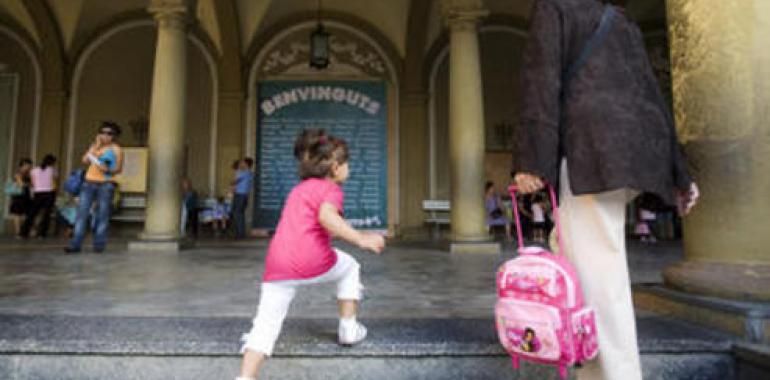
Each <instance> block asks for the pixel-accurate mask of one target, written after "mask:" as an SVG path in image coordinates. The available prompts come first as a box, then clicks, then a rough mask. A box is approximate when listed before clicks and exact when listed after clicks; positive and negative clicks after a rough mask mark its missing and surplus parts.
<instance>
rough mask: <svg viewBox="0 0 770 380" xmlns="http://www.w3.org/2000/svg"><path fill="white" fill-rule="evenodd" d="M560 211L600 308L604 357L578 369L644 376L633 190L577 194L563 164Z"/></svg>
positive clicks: (602, 375) (609, 379)
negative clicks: (631, 263)
mask: <svg viewBox="0 0 770 380" xmlns="http://www.w3.org/2000/svg"><path fill="white" fill-rule="evenodd" d="M560 182H561V186H560V187H561V189H560V195H561V196H560V198H561V201H560V203H561V204H560V205H559V216H560V217H561V220H562V231H563V234H564V243H565V251H566V255H567V257H568V258H569V259H570V261H571V262H572V264H573V265H574V266H575V269H576V270H577V272H578V276H579V277H580V282H581V284H582V286H583V293H584V296H585V300H586V303H587V304H588V305H589V306H591V307H593V308H594V310H595V311H596V324H597V329H598V334H599V357H598V359H597V360H594V361H591V362H588V363H586V364H585V365H584V367H583V368H582V369H580V370H578V372H577V377H578V379H581V380H583V379H585V380H641V379H642V370H641V364H640V362H639V349H638V346H637V341H636V320H635V319H634V306H633V302H632V300H631V283H630V280H629V275H628V262H627V261H626V240H625V230H624V228H625V219H626V203H627V202H628V200H630V197H632V196H633V193H634V192H633V191H631V190H626V189H621V190H615V191H609V192H605V193H600V194H591V195H580V196H575V195H572V191H571V190H570V187H569V178H568V175H567V164H566V161H564V162H562V167H561V180H560Z"/></svg>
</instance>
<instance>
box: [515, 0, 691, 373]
mask: <svg viewBox="0 0 770 380" xmlns="http://www.w3.org/2000/svg"><path fill="white" fill-rule="evenodd" d="M605 6H609V5H605V3H604V2H603V1H599V0H536V1H535V3H534V6H533V11H532V16H531V25H530V35H529V42H528V45H527V48H526V50H525V52H524V59H523V72H522V75H521V77H522V91H521V93H520V95H521V99H522V107H521V120H520V124H519V125H518V127H517V129H516V131H515V133H514V159H513V170H514V171H515V172H516V175H515V181H516V184H517V185H518V186H519V188H520V189H521V191H522V192H524V193H527V192H534V191H537V190H539V189H540V188H542V187H543V181H542V180H543V179H545V180H547V181H548V182H550V183H552V184H557V183H558V184H559V187H560V200H561V202H560V203H561V205H560V206H561V207H560V215H561V217H562V222H563V234H564V239H565V242H566V243H567V244H566V248H565V250H566V252H565V254H566V255H567V256H568V257H569V258H570V259H571V261H572V262H573V264H575V266H576V269H577V271H578V275H579V277H580V280H581V282H582V284H583V290H584V292H585V297H586V301H587V303H588V304H589V305H590V306H592V307H593V308H594V309H595V310H596V313H597V323H598V330H599V331H598V333H599V346H600V354H599V358H598V360H596V361H594V362H592V363H588V364H587V365H585V366H584V367H583V369H582V370H580V371H579V372H578V378H580V379H622V380H640V379H641V378H642V374H641V368H640V364H639V353H638V348H637V342H636V327H635V319H634V311H633V305H632V303H631V289H630V283H629V276H628V266H627V262H626V249H625V236H624V225H625V204H626V202H627V201H628V200H630V198H631V197H632V196H633V195H634V194H635V193H637V192H639V191H649V192H652V193H656V194H658V195H660V196H661V197H662V198H663V199H665V200H667V201H669V202H674V201H675V200H677V201H678V202H679V206H680V207H679V208H680V211H681V212H682V213H683V214H684V213H686V212H688V211H689V209H690V208H691V207H692V206H693V205H694V203H695V200H696V199H697V197H698V191H697V186H695V184H694V182H693V181H692V178H691V177H690V175H689V174H688V173H687V169H686V164H685V161H684V158H683V155H682V153H681V149H680V147H679V144H678V142H677V139H676V132H675V129H674V125H673V120H672V117H671V115H670V113H669V112H668V111H667V108H666V105H665V102H664V100H663V96H662V95H661V92H660V88H659V85H658V83H657V81H656V79H655V76H654V75H653V73H652V69H651V67H650V64H649V61H648V58H647V54H646V51H645V48H644V41H643V39H642V34H641V32H640V30H639V28H638V27H637V26H636V25H635V24H634V23H633V22H632V21H631V20H630V19H629V18H628V17H627V16H626V14H625V11H624V9H623V8H622V7H617V6H615V7H613V11H614V13H613V16H612V17H611V18H610V19H609V21H608V22H609V23H608V25H609V28H610V29H609V32H608V33H607V34H606V35H605V38H604V39H602V40H600V42H599V43H598V44H597V45H596V47H595V48H594V49H593V50H592V51H591V53H590V55H589V56H588V57H587V59H586V60H585V61H584V62H585V64H584V65H583V66H580V67H579V68H578V69H577V70H576V71H574V74H573V75H572V76H571V77H569V79H566V80H565V79H564V78H565V76H564V73H565V72H566V71H567V70H568V67H570V65H571V64H572V63H573V62H576V61H577V60H578V57H579V56H580V55H581V52H582V51H583V49H584V47H585V46H586V44H587V42H588V41H589V40H590V39H591V38H592V36H593V35H594V32H595V31H596V30H597V28H598V25H599V24H600V20H601V19H602V15H603V13H604V10H605Z"/></svg>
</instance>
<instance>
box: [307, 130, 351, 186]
mask: <svg viewBox="0 0 770 380" xmlns="http://www.w3.org/2000/svg"><path fill="white" fill-rule="evenodd" d="M294 157H296V158H297V160H299V177H300V178H301V179H308V178H326V177H328V176H329V175H331V174H332V165H333V164H334V163H336V164H337V165H342V164H344V163H346V162H348V159H349V153H348V144H347V143H346V142H345V140H343V139H340V138H337V137H334V136H331V135H329V134H327V133H326V131H325V130H323V129H305V130H303V131H302V133H300V134H299V136H297V139H296V140H295V141H294Z"/></svg>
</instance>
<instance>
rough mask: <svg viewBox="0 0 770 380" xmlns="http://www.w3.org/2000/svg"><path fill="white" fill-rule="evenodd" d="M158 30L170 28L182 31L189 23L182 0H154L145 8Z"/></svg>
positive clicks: (187, 11)
mask: <svg viewBox="0 0 770 380" xmlns="http://www.w3.org/2000/svg"><path fill="white" fill-rule="evenodd" d="M147 12H149V13H150V14H151V15H152V17H153V18H154V19H155V21H156V22H157V23H158V28H172V29H181V30H184V29H186V28H187V24H188V23H189V21H190V20H189V16H188V14H189V10H188V9H187V4H186V3H185V2H184V1H182V0H154V1H152V2H151V4H150V6H149V7H147Z"/></svg>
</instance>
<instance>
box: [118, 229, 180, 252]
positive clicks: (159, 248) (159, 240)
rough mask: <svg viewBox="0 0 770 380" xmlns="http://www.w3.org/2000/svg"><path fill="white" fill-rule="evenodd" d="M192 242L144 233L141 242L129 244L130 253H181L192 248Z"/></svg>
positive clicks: (141, 235) (135, 241) (140, 237)
mask: <svg viewBox="0 0 770 380" xmlns="http://www.w3.org/2000/svg"><path fill="white" fill-rule="evenodd" d="M192 245H193V243H192V241H190V240H187V239H183V238H180V237H178V236H177V237H167V236H156V235H148V234H145V233H142V234H140V235H139V240H134V241H130V242H128V250H129V252H179V251H181V250H184V249H188V248H191V247H192Z"/></svg>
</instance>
